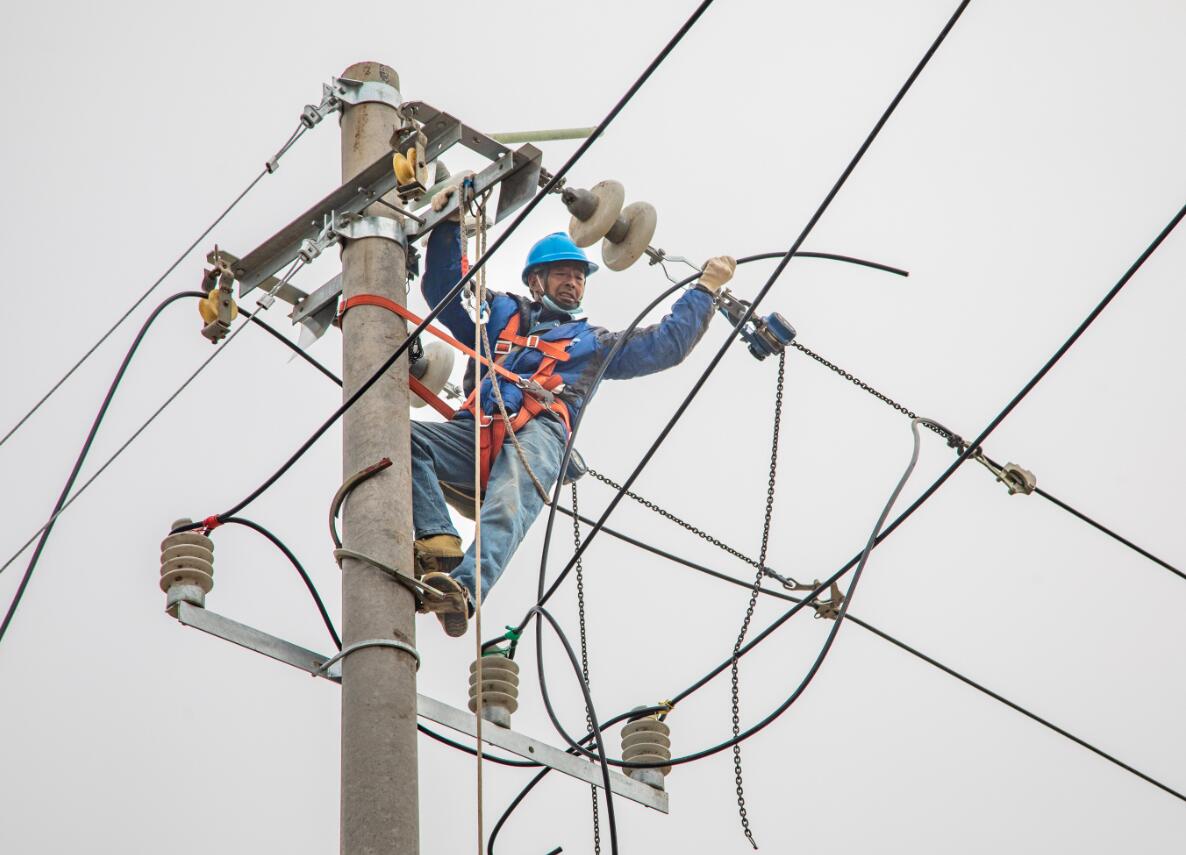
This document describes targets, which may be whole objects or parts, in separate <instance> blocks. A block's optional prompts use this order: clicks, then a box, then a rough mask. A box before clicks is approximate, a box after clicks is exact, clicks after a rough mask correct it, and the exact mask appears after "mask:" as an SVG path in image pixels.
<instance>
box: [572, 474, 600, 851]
mask: <svg viewBox="0 0 1186 855" xmlns="http://www.w3.org/2000/svg"><path fill="white" fill-rule="evenodd" d="M572 545H573V551H574V553H575V554H576V556H577V564H576V573H577V615H578V617H579V620H580V626H581V674H582V675H583V676H584V679H585V685H586V686H588V685H589V641H588V637H587V636H586V634H585V572H584V571H585V567H584V563H583V559H582V557H581V519H580V516H579V509H578V508H577V482H576V481H573V482H572ZM585 722H586V723H587V724H588V727H589V732H590V733H592V732H593V714H592V711H591V710H585ZM589 789H590V791H591V794H592V797H593V852H594V855H601V814H600V811H599V810H598V804H597V787H595V786H590V787H589Z"/></svg>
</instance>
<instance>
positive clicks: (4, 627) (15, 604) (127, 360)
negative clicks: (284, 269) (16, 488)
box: [0, 179, 258, 640]
mask: <svg viewBox="0 0 1186 855" xmlns="http://www.w3.org/2000/svg"><path fill="white" fill-rule="evenodd" d="M257 180H258V179H257ZM248 189H250V188H248ZM244 192H246V191H244ZM228 210H229V209H228ZM178 260H179V261H180V259H178ZM170 269H172V268H170ZM162 278H163V277H162ZM153 287H156V286H155V285H154V286H153ZM145 296H147V294H145ZM195 297H196V298H197V299H199V300H201V299H204V298H205V297H206V295H205V293H203V292H202V291H179V292H177V293H176V294H173V295H172V296H169V297H166V298H165V299H164V300H162V301H161V302H160V304H159V305H158V306H157V307H156V308H155V309H153V310H152V313H151V314H149V316H148V317H147V318H145V319H144V323H143V324H141V325H140V331H139V332H137V333H136V337H135V338H134V339H132V344H131V346H130V347H129V348H128V352H127V353H125V354H124V358H123V362H121V363H120V365H119V369H118V370H117V371H116V372H115V377H114V378H113V379H112V381H111V385H110V386H108V387H107V394H106V395H104V396H103V403H101V404H100V405H99V411H98V412H97V413H95V418H94V420H93V421H92V422H91V427H90V430H88V431H87V435H86V439H85V440H83V443H82V449H81V450H80V451H79V452H78V456H77V457H76V458H74V466H72V467H71V469H70V474H69V475H68V476H67V477H66V483H65V484H64V485H63V486H62V492H61V494H60V495H59V496H58V500H57V501H56V502H55V503H54V508H53V511H52V512H51V513H50V517H49V522H48V523H47V524H46V526H45V528H44V529H43V530H42V532H41V536H40V537H39V538H38V540H37V546H36V547H35V548H34V549H33V555H32V556H31V557H30V558H29V563H28V565H27V566H26V567H25V575H24V576H22V577H21V581H20V584H19V585H17V589H16V593H15V594H14V595H13V597H12V602H11V603H9V605H8V611H7V612H6V613H5V614H4V620H3V621H0V640H3V638H4V634H5V633H6V632H7V631H8V627H9V625H10V624H11V623H12V619H13V617H14V616H15V615H16V610H17V609H18V608H19V607H20V604H21V600H22V599H23V598H24V596H25V590H26V588H28V586H29V580H30V579H32V578H33V573H34V571H35V570H36V569H37V563H38V562H39V561H40V560H41V553H42V551H43V550H44V549H45V544H46V543H47V542H48V541H49V536H50V534H52V533H53V530H54V525H55V524H56V523H57V515H58V514H59V513H60V512H61V510H62V508H63V506H64V505H65V504H66V500H67V499H68V498H69V497H70V490H71V489H73V487H74V482H75V481H76V480H78V473H79V472H81V471H82V464H83V463H85V462H86V456H87V454H88V453H89V452H90V450H91V444H92V443H93V442H94V441H95V435H96V434H98V432H99V425H101V424H102V423H103V417H104V416H106V415H107V408H108V407H109V406H110V405H111V399H112V398H114V397H115V390H116V389H118V388H119V384H120V381H121V380H123V379H124V374H125V373H127V370H128V366H129V365H130V364H131V363H132V357H133V356H135V355H136V351H137V350H138V349H139V347H140V342H142V341H144V336H145V335H146V334H147V333H148V330H149V328H150V327H151V326H152V325H153V323H154V322H155V321H156V319H157V318H158V317H160V315H161V312H163V311H164V310H165V309H166V308H168V307H169V306H171V305H173V304H174V303H176V302H177V301H178V300H185V299H189V298H195ZM141 299H143V298H141ZM134 308H135V306H133V309H134ZM121 321H122V318H121ZM117 326H118V324H117ZM112 329H113V330H114V327H112ZM108 334H110V332H109V333H108ZM99 343H100V344H101V343H102V340H100V342H99ZM95 347H98V344H96V345H95ZM92 350H93V348H92ZM88 355H89V354H88ZM84 359H85V357H84ZM79 364H81V362H80V363H79ZM75 367H77V366H75ZM73 370H74V369H71V371H73ZM66 376H67V377H68V376H69V374H67V375H66ZM64 379H65V378H63V380H64ZM59 385H60V383H59ZM54 388H57V387H56V386H55V387H54ZM51 394H52V390H51ZM46 397H48V395H47V396H46ZM43 400H44V399H43ZM18 427H19V425H18ZM14 430H15V428H14ZM14 557H15V556H14Z"/></svg>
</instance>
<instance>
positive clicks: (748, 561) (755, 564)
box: [585, 469, 811, 590]
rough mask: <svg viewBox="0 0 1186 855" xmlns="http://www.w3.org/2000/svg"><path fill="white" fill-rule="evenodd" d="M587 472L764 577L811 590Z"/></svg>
mask: <svg viewBox="0 0 1186 855" xmlns="http://www.w3.org/2000/svg"><path fill="white" fill-rule="evenodd" d="M585 471H586V472H588V473H589V474H590V475H592V476H593V477H594V478H596V479H597V480H598V481H600V482H601V483H603V484H605V485H606V486H608V487H610V488H612V489H614V490H617V491H618V492H620V493H622V494H623V495H625V496H629V497H630V498H631V499H633V500H634V501H636V502H638V503H639V504H640V505H642V506H643V507H644V508H646V509H647V510H650V511H654V512H655V513H657V514H658V515H659V516H661V517H663V518H664V519H668V520H671V522H673V523H675V524H676V525H678V526H679V527H680V528H683V529H685V530H687V531H690V532H691V533H692V534H694V535H696V536H697V537H699V538H700V539H701V540H704V541H706V542H708V543H711V544H712V545H713V546H715V547H716V548H717V549H720V550H722V551H723V552H727V553H728V554H730V555H732V556H733V557H734V558H738V559H740V560H742V561H744V562H745V563H746V564H748V565H750V566H751V567H753V568H755V569H757V570H761V571H762V574H763V575H765V576H769V577H770V578H771V579H777V580H778V581H779V582H781V583H782V584H783V586H784V587H786V588H790V589H797V590H810V589H811V586H809V585H802V584H800V583H799V582H798V581H796V580H795V578H794V577H793V576H783V575H782V574H781V573H776V572H775V571H773V570H771V569H770V568H769V567H766V566H764V565H763V563H762V562H761V561H758V560H757V559H754V558H750V557H749V556H748V555H746V554H745V553H744V552H741V551H739V550H737V549H734V548H733V547H732V546H730V545H729V544H727V543H723V542H722V541H720V540H717V539H716V538H715V537H713V536H712V535H711V534H709V533H708V532H706V531H703V530H701V529H699V528H697V527H696V526H694V525H692V524H691V523H689V522H685V521H684V520H681V519H680V518H679V517H677V516H676V515H675V514H673V513H672V512H671V511H668V510H665V509H664V508H661V507H659V506H658V505H656V504H655V503H654V502H652V501H651V500H650V499H644V498H643V497H642V496H640V495H638V494H637V493H634V492H631V491H630V490H623V489H622V485H621V484H619V483H617V482H616V481H614V479H612V478H610V477H609V476H607V475H602V474H601V473H600V472H598V471H597V470H596V469H586V470H585Z"/></svg>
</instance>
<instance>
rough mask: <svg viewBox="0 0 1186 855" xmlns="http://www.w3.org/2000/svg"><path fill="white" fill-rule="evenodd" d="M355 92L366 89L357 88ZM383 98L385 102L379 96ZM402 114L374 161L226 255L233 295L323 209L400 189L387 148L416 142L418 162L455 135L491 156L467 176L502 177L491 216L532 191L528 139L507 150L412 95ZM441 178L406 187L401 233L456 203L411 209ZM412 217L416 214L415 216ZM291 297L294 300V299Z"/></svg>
mask: <svg viewBox="0 0 1186 855" xmlns="http://www.w3.org/2000/svg"><path fill="white" fill-rule="evenodd" d="M384 85H387V84H384ZM335 87H338V88H335ZM326 90H327V94H326V98H325V99H323V103H325V104H327V105H332V102H333V101H334V99H337V100H338V101H341V99H342V97H343V96H342V94H341V93H342V92H349V91H351V89H350V86H348V85H346V84H344V83H343V82H342V81H341V80H335V82H334V85H333V86H328V85H327V87H326ZM358 91H359V92H361V91H362V90H361V89H359V90H358ZM368 91H370V90H368ZM371 94H374V93H373V92H372V93H371ZM359 97H370V96H369V95H360V96H359ZM384 103H387V102H386V101H384ZM306 109H311V110H312V111H313V112H314V113H317V114H319V115H321V114H322V113H324V112H325V111H321V112H320V113H319V111H320V110H321V108H320V107H314V108H306ZM326 109H327V110H328V109H329V107H328V106H327V108H326ZM401 116H402V119H401V122H402V124H400V125H399V126H398V127H397V128H396V129H395V131H394V134H393V137H392V140H391V144H392V151H390V152H388V153H386V154H383V155H381V156H380V157H379V158H378V159H376V160H375V162H374V163H372V164H370V165H369V166H367V167H366V168H365V169H363V170H362V171H361V172H359V173H358V174H357V175H355V176H354V177H353V178H351V179H350V180H349V181H347V182H345V183H344V184H342V185H341V186H340V187H338V188H337V189H336V190H334V191H332V192H331V193H329V194H328V195H326V196H325V197H324V198H322V199H321V201H319V202H318V203H317V204H315V205H313V206H312V207H311V208H309V209H308V210H307V211H305V212H304V213H303V214H301V215H300V216H299V217H297V218H296V219H294V220H293V221H292V222H291V223H289V224H288V225H287V226H285V227H284V228H282V229H281V230H280V231H279V232H277V233H276V234H274V235H272V236H271V237H270V238H268V239H267V240H265V241H264V242H263V243H262V244H260V245H259V246H258V247H256V248H255V249H253V250H252V251H251V252H249V253H247V255H245V256H243V257H242V258H240V259H237V260H236V261H235V262H234V263H233V265H232V270H233V272H234V274H235V279H236V280H237V281H238V283H239V296H240V297H243V296H245V295H246V294H249V293H250V292H251V291H253V290H254V289H256V288H259V287H263V286H264V283H265V282H267V281H268V280H269V277H271V276H273V275H274V274H275V273H276V272H277V271H279V270H280V269H281V268H282V267H284V265H286V264H288V263H289V262H291V261H292V260H293V259H294V258H296V257H297V254H298V252H300V250H301V248H302V244H304V242H306V241H315V240H316V239H317V238H318V236H319V235H320V234H321V232H322V228H323V226H324V224H325V222H326V218H327V217H330V216H331V215H336V216H337V217H339V218H345V217H346V216H348V215H351V214H361V213H362V212H363V211H365V210H366V209H367V208H368V207H369V206H370V205H371V204H373V203H375V202H377V201H379V200H381V199H382V197H383V196H385V195H387V194H388V193H390V192H392V191H393V190H397V189H399V188H397V187H396V177H395V172H394V170H393V169H392V154H393V153H394V152H396V151H403V152H405V153H406V151H407V149H408V148H409V147H410V146H412V145H415V146H416V147H417V150H418V153H419V151H420V150H421V149H422V150H423V156H424V163H425V164H426V165H427V164H429V163H431V162H432V161H433V160H435V159H436V158H437V157H438V156H439V155H440V154H441V153H442V152H444V151H447V150H448V149H449V148H450V147H452V146H454V145H456V144H458V143H460V144H462V145H464V146H465V147H467V148H469V149H471V150H472V151H475V152H477V153H479V154H481V155H482V156H484V157H486V158H488V159H489V160H490V161H491V163H490V164H489V165H488V166H487V167H486V168H485V169H483V170H481V171H480V172H479V173H478V174H477V175H475V176H474V193H475V194H478V195H480V194H482V193H485V192H486V191H488V190H490V189H492V188H493V187H495V186H496V185H498V184H502V185H503V186H502V189H501V191H500V193H499V198H498V206H497V209H496V213H495V217H494V222H499V221H500V220H502V219H505V218H506V217H507V216H509V215H510V214H511V213H513V212H514V211H515V210H517V209H518V208H519V207H521V206H522V205H523V204H524V203H526V202H527V201H528V200H529V199H530V198H532V196H533V194H534V192H535V187H536V185H538V184H539V182H540V181H541V179H542V177H543V175H544V174H545V173H544V171H543V169H542V167H541V163H542V158H543V155H542V153H541V152H540V150H539V149H538V148H536V147H535V146H533V145H531V144H525V145H523V146H520V147H519V148H518V149H515V150H513V151H512V150H511V149H509V148H507V147H506V146H504V145H503V144H502V143H499V142H496V141H495V140H494V139H492V138H491V137H489V136H487V135H486V134H483V133H481V132H479V131H476V130H474V129H473V128H471V127H469V126H468V125H465V124H462V123H461V122H460V121H458V120H457V119H455V118H453V117H452V116H450V115H448V114H447V113H442V112H441V111H439V110H436V109H434V108H432V107H430V106H428V105H426V104H424V103H422V102H415V101H411V102H407V103H405V104H403V105H402V107H401ZM420 135H423V139H420ZM417 164H419V158H417ZM444 186H446V185H445V183H443V182H438V183H437V184H436V185H435V186H433V187H429V188H428V189H426V190H424V191H423V192H422V193H419V195H416V196H411V195H409V196H408V198H406V199H404V204H405V206H406V208H407V211H399V212H397V213H400V214H409V217H408V218H409V220H412V222H409V223H407V224H406V225H404V226H402V227H401V228H403V231H404V235H405V236H406V237H407V238H408V239H411V238H413V237H423V236H424V235H426V234H427V233H428V232H430V231H432V229H433V228H434V227H435V226H436V225H438V224H439V223H440V222H441V221H442V220H444V219H445V218H446V217H448V216H449V215H450V214H452V213H453V211H455V210H456V205H457V195H458V194H454V198H453V200H451V201H450V205H449V206H448V207H446V208H445V209H444V210H443V211H432V210H431V209H429V210H427V211H425V212H424V213H423V214H420V215H416V214H414V213H411V212H414V211H416V210H418V209H421V208H425V207H426V206H428V203H429V201H430V200H431V199H432V197H433V194H435V193H436V192H437V191H439V190H440V189H442V188H443V187H444ZM412 189H415V188H414V187H412V186H409V187H408V190H412ZM417 219H419V222H417V221H416V220H417ZM286 302H293V301H291V300H288V301H286ZM293 304H294V305H295V303H293Z"/></svg>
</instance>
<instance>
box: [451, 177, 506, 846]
mask: <svg viewBox="0 0 1186 855" xmlns="http://www.w3.org/2000/svg"><path fill="white" fill-rule="evenodd" d="M458 190H459V192H460V194H461V195H460V197H459V198H458V200H457V210H458V214H459V225H460V229H459V234H460V236H461V254H462V256H463V257H464V256H465V251H466V244H467V240H466V236H465V206H466V199H465V193H466V190H465V185H464V184H462V186H461V187H460V188H458ZM485 226H486V217H485V208H484V207H482V208H479V209H478V233H477V240H476V241H475V243H476V246H475V258H474V262H475V263H477V261H478V260H479V259H480V258H481V256H482V253H484V252H485V251H486V228H485ZM472 284H473V286H474V303H475V304H476V308H475V311H474V352H475V353H481V352H482V350H481V348H482V338H483V333H484V331H485V327H484V326H483V320H484V317H485V316H484V314H483V308H484V303H485V300H486V267H485V265H482V266H481V267H479V268H478V272H477V275H476V276H475V277H474V279H473V283H472ZM490 376H491V382H493V383H494V384H496V385H497V383H498V378H497V376H495V375H494V374H493V373H491V375H490ZM474 648H475V650H476V652H477V657H476V660H475V662H474V679H475V688H476V689H477V691H476V692H475V693H474V700H475V704H474V737H475V741H476V745H475V751H474V756H475V757H476V758H477V763H476V766H475V769H476V772H477V798H478V810H477V816H478V823H477V825H478V828H477V832H478V855H483V851H484V838H485V832H484V827H483V826H484V824H485V823H484V817H483V813H482V801H483V799H482V759H483V758H482V701H483V692H482V363H481V362H480V361H479V360H477V359H475V360H474Z"/></svg>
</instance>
